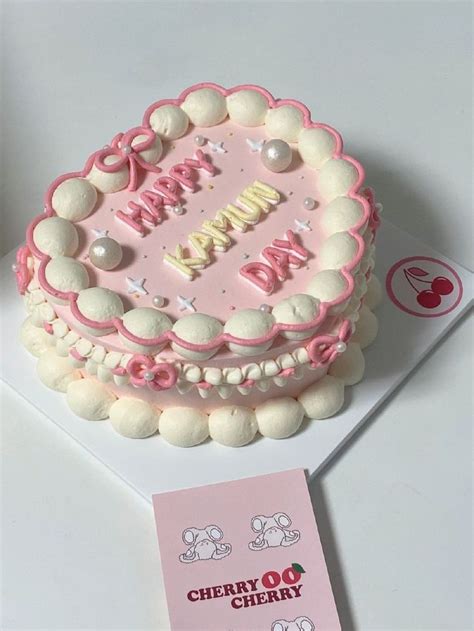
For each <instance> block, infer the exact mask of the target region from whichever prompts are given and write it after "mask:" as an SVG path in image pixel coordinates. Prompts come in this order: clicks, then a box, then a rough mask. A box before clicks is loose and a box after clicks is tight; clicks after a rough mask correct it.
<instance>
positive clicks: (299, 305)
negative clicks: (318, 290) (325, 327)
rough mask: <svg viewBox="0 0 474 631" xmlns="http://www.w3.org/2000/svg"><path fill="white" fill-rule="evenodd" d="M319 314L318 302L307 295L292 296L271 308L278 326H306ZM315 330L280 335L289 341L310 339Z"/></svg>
mask: <svg viewBox="0 0 474 631" xmlns="http://www.w3.org/2000/svg"><path fill="white" fill-rule="evenodd" d="M318 312H319V300H318V299H317V298H314V297H313V296H310V295H308V294H294V295H293V296H290V297H289V298H285V299H284V300H282V301H281V302H279V303H278V304H277V305H275V307H273V311H272V315H273V317H274V318H275V320H276V321H277V322H278V323H280V324H306V323H308V322H312V321H313V320H314V319H315V318H316V317H317V315H318ZM315 330H316V328H315V327H313V328H311V329H308V330H307V331H299V332H298V331H282V332H281V335H282V336H283V337H286V338H287V339H289V340H304V339H306V338H308V337H310V336H311V335H312V334H313V333H314V332H315Z"/></svg>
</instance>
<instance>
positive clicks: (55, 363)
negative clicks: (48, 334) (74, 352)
mask: <svg viewBox="0 0 474 631" xmlns="http://www.w3.org/2000/svg"><path fill="white" fill-rule="evenodd" d="M36 372H37V375H38V377H39V378H40V381H41V382H42V383H44V385H45V386H47V387H48V388H51V389H52V390H56V391H57V392H66V390H67V387H68V385H69V384H70V383H71V382H72V381H76V380H77V379H81V373H80V371H79V370H77V369H76V368H74V366H73V365H72V364H71V362H70V361H69V358H68V357H60V356H59V355H57V353H56V351H55V349H54V348H49V349H47V350H46V351H45V352H44V353H41V355H40V356H39V359H38V363H37V364H36Z"/></svg>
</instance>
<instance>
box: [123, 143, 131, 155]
mask: <svg viewBox="0 0 474 631" xmlns="http://www.w3.org/2000/svg"><path fill="white" fill-rule="evenodd" d="M122 151H123V152H124V153H125V154H126V155H127V156H128V155H130V154H131V153H132V148H131V146H130V145H124V146H123V147H122Z"/></svg>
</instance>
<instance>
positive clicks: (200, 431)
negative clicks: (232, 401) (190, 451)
mask: <svg viewBox="0 0 474 631" xmlns="http://www.w3.org/2000/svg"><path fill="white" fill-rule="evenodd" d="M158 429H159V432H160V434H161V435H162V436H163V438H164V439H165V440H166V441H167V442H168V443H170V444H171V445H175V446H176V447H193V446H194V445H198V444H199V443H202V442H203V441H204V440H206V438H207V437H208V436H209V423H208V416H207V414H205V413H204V412H201V410H197V409H196V408H187V407H176V408H167V409H166V410H163V412H162V413H161V416H160V421H159V425H158Z"/></svg>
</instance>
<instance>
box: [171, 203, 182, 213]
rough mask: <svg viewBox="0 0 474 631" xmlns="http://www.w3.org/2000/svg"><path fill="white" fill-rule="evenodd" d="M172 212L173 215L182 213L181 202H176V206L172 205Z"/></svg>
mask: <svg viewBox="0 0 474 631" xmlns="http://www.w3.org/2000/svg"><path fill="white" fill-rule="evenodd" d="M173 212H174V214H175V215H182V214H184V208H183V207H182V206H181V204H177V205H176V206H173Z"/></svg>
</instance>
